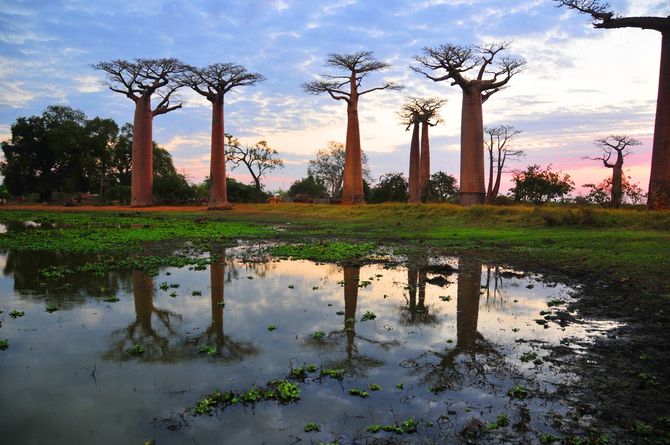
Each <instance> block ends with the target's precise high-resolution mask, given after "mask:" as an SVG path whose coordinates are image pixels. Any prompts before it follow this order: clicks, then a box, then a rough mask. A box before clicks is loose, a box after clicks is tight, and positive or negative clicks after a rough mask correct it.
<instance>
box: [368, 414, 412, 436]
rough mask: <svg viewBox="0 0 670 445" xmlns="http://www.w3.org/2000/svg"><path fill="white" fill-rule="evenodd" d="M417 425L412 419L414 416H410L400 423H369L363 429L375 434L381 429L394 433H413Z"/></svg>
mask: <svg viewBox="0 0 670 445" xmlns="http://www.w3.org/2000/svg"><path fill="white" fill-rule="evenodd" d="M418 426H419V425H418V423H417V422H416V421H415V420H414V418H413V417H410V418H409V419H407V420H403V421H402V422H400V424H389V425H381V424H374V425H369V426H368V427H367V428H365V430H366V431H368V432H370V433H372V434H377V433H379V432H381V431H385V432H388V433H395V434H414V433H416V431H417V428H418Z"/></svg>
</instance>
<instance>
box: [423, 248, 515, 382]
mask: <svg viewBox="0 0 670 445" xmlns="http://www.w3.org/2000/svg"><path fill="white" fill-rule="evenodd" d="M481 281H482V262H481V261H478V260H472V259H461V260H460V261H459V274H458V296H457V302H456V305H457V309H456V336H457V338H456V344H455V346H454V347H453V348H448V349H446V350H445V351H439V352H438V351H431V352H429V353H426V354H423V355H422V356H421V358H428V359H429V360H430V359H432V358H436V359H437V361H433V360H430V362H429V363H422V364H420V365H419V366H418V367H417V368H416V370H417V372H419V373H423V372H424V370H427V372H425V374H424V375H423V376H422V379H421V381H422V383H428V384H430V385H431V386H432V387H433V388H435V389H447V388H453V387H454V386H455V385H456V384H459V383H462V382H463V380H464V379H470V380H471V381H472V382H473V383H476V382H484V381H486V370H487V369H491V368H493V369H500V368H501V367H502V365H503V363H504V357H503V356H502V355H501V354H499V353H498V352H497V351H496V350H495V349H494V347H493V345H492V344H491V343H489V342H488V341H486V339H484V337H483V336H482V335H481V334H480V333H479V332H478V331H477V322H478V317H479V298H480V285H481Z"/></svg>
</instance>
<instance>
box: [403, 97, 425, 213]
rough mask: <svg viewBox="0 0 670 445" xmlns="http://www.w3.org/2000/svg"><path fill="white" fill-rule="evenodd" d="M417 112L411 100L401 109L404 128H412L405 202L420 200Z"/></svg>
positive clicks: (419, 154)
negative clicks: (407, 192) (407, 190)
mask: <svg viewBox="0 0 670 445" xmlns="http://www.w3.org/2000/svg"><path fill="white" fill-rule="evenodd" d="M418 115H419V113H418V111H417V110H416V109H414V108H413V107H412V104H411V102H410V103H408V104H405V105H404V106H403V108H402V111H401V116H402V117H403V119H404V122H403V123H404V124H405V125H407V128H406V130H409V129H410V127H411V128H412V142H411V143H410V145H409V181H408V182H409V187H408V188H409V194H408V198H407V202H410V203H418V202H421V153H420V151H419V122H420V121H419V117H418Z"/></svg>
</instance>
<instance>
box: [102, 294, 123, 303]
mask: <svg viewBox="0 0 670 445" xmlns="http://www.w3.org/2000/svg"><path fill="white" fill-rule="evenodd" d="M102 301H104V302H105V303H116V302H118V301H120V300H119V297H117V296H116V295H110V296H109V297H105V298H104V299H103V300H102Z"/></svg>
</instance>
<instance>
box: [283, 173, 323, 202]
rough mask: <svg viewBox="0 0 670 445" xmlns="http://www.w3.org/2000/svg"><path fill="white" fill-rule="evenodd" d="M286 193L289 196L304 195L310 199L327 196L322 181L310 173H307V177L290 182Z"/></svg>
mask: <svg viewBox="0 0 670 445" xmlns="http://www.w3.org/2000/svg"><path fill="white" fill-rule="evenodd" d="M286 194H287V195H288V196H290V197H306V198H311V199H320V198H325V197H327V196H328V193H327V191H326V187H325V186H324V185H323V183H322V182H321V181H319V180H318V179H316V178H315V177H314V176H312V175H307V177H305V178H302V179H298V180H297V181H295V182H294V183H293V184H291V187H289V189H288V191H287V192H286Z"/></svg>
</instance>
